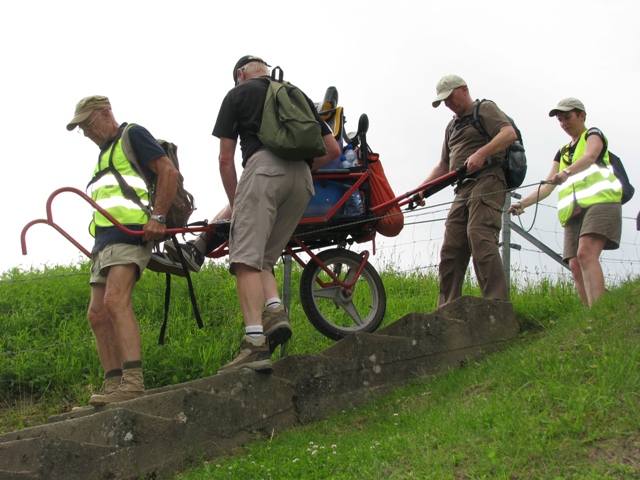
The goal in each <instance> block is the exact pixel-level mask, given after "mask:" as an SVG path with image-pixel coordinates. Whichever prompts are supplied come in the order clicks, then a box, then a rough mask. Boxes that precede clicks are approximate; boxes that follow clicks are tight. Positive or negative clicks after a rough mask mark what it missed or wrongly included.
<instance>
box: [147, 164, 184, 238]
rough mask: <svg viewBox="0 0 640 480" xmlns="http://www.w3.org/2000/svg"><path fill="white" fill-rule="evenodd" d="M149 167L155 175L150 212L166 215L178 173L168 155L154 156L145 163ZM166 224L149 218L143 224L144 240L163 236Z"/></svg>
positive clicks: (173, 197) (171, 201) (173, 194)
mask: <svg viewBox="0 0 640 480" xmlns="http://www.w3.org/2000/svg"><path fill="white" fill-rule="evenodd" d="M147 166H148V167H149V169H150V170H151V171H152V172H153V173H155V174H156V175H157V180H156V198H155V203H154V205H152V213H153V214H155V215H166V214H167V213H168V212H169V208H170V207H171V204H172V203H173V200H174V199H175V196H176V188H177V186H178V178H179V176H180V173H179V172H178V170H176V168H175V167H174V166H173V163H171V160H169V158H168V157H166V156H162V157H158V158H155V159H153V160H151V161H150V162H148V163H147ZM166 230H167V226H166V225H165V224H164V223H160V222H157V221H155V220H149V221H148V222H147V224H146V225H145V226H144V236H143V239H144V240H160V239H161V238H163V237H164V236H165V233H166Z"/></svg>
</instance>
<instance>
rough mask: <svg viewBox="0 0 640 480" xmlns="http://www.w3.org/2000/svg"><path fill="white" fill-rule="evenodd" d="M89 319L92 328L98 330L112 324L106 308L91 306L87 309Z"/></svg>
mask: <svg viewBox="0 0 640 480" xmlns="http://www.w3.org/2000/svg"><path fill="white" fill-rule="evenodd" d="M87 320H88V321H89V326H90V327H91V330H93V331H97V330H100V329H102V328H104V327H106V326H110V323H111V320H110V318H109V314H108V313H107V311H106V310H98V309H96V308H94V307H92V306H89V310H88V311H87Z"/></svg>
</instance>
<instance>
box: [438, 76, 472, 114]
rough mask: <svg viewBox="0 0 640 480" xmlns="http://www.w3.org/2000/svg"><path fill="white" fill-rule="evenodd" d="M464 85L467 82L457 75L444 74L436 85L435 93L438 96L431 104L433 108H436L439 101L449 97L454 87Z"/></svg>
mask: <svg viewBox="0 0 640 480" xmlns="http://www.w3.org/2000/svg"><path fill="white" fill-rule="evenodd" d="M466 86H467V82H465V81H464V80H463V79H462V78H461V77H459V76H458V75H445V76H444V77H442V78H441V79H440V81H439V82H438V85H436V93H437V94H438V96H437V97H436V99H435V100H434V101H433V103H432V104H431V105H433V108H437V107H438V106H440V102H442V101H443V100H446V99H447V98H449V95H451V94H452V93H453V91H454V90H455V89H456V88H459V87H466Z"/></svg>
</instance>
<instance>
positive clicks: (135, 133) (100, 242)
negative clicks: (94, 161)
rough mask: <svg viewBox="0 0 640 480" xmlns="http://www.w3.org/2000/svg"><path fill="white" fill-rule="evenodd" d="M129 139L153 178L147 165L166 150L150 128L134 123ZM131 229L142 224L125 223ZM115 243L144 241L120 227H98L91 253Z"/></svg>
mask: <svg viewBox="0 0 640 480" xmlns="http://www.w3.org/2000/svg"><path fill="white" fill-rule="evenodd" d="M125 126H126V124H125V123H123V124H122V125H120V129H119V132H121V131H122V130H123V129H124V127H125ZM115 138H116V137H113V138H112V139H111V140H109V142H107V145H106V146H104V147H103V148H102V149H101V150H100V156H99V157H98V158H101V157H102V155H104V153H105V152H107V151H108V150H109V148H111V144H112V143H113V140H114V139H115ZM129 139H130V140H131V148H133V150H134V152H135V153H136V156H137V157H138V163H139V164H140V165H141V167H142V170H143V175H145V176H146V177H147V178H148V179H153V178H154V177H155V174H154V173H153V172H152V171H151V169H149V167H148V166H147V165H148V164H149V162H150V161H152V160H155V159H156V158H159V157H162V156H164V155H166V153H165V151H164V150H163V149H162V147H161V146H160V145H159V144H158V142H157V141H156V139H155V138H154V137H153V135H151V133H149V130H147V129H146V128H144V127H142V126H140V125H133V126H132V127H131V128H129ZM125 226H126V227H127V228H128V229H129V230H136V231H140V230H142V228H143V227H142V225H125ZM113 243H127V244H130V245H142V244H143V243H144V242H143V241H142V237H140V236H135V237H133V236H131V235H127V234H126V233H124V232H123V231H121V230H120V229H119V228H118V227H96V238H95V243H94V245H93V249H92V250H91V254H96V253H98V252H99V251H100V250H102V249H103V248H104V247H106V246H107V245H111V244H113Z"/></svg>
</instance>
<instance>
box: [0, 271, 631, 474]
mask: <svg viewBox="0 0 640 480" xmlns="http://www.w3.org/2000/svg"><path fill="white" fill-rule="evenodd" d="M293 273H294V275H293V281H292V285H293V288H294V290H295V288H296V286H297V285H298V280H299V275H300V270H299V268H294V272H293ZM277 274H278V276H279V275H280V274H281V271H278V272H277ZM381 276H382V278H383V282H384V284H385V288H386V291H387V298H388V307H387V316H386V318H385V322H384V324H388V323H390V322H391V321H393V320H395V319H397V318H399V317H400V316H402V315H404V314H406V313H408V312H412V311H418V312H429V311H431V310H433V309H434V308H435V302H436V298H437V280H436V278H435V277H434V276H432V275H421V274H410V275H405V274H400V273H398V272H394V271H393V270H390V269H387V271H384V272H381ZM194 280H195V287H196V294H197V296H198V301H199V307H200V309H201V312H202V315H203V318H204V320H205V328H204V329H202V330H199V329H198V328H197V326H196V323H195V320H194V319H193V318H192V315H191V305H190V302H189V297H188V293H187V289H186V282H184V281H183V280H180V279H176V280H174V282H173V284H174V285H173V294H172V306H171V312H170V320H169V327H168V330H167V339H166V345H164V346H158V345H157V339H158V333H159V329H160V324H161V321H162V315H163V308H164V306H163V301H164V277H163V276H159V275H156V274H149V273H147V274H145V275H144V276H143V278H142V279H141V281H140V283H139V284H138V286H137V287H136V291H135V296H134V306H135V312H136V316H137V318H138V321H139V323H140V325H141V328H142V335H143V358H144V362H145V383H146V386H147V388H155V387H159V386H163V385H167V384H173V383H180V382H184V381H187V380H190V379H194V378H200V377H203V376H208V375H212V374H214V373H215V372H216V371H217V369H218V367H219V366H220V365H222V364H224V363H226V362H228V361H229V360H230V359H231V358H232V357H233V355H234V353H235V350H236V348H237V346H238V345H237V344H238V342H239V339H240V336H241V335H242V319H241V316H240V314H239V310H238V305H237V299H236V292H235V284H234V282H233V279H232V277H230V275H229V274H228V272H227V271H226V267H225V265H215V264H208V266H207V267H206V268H205V269H204V270H203V271H202V272H201V273H199V274H198V275H197V276H195V277H194ZM87 281H88V266H87V265H86V264H81V265H76V266H62V267H52V268H46V269H44V270H43V271H39V270H33V271H27V272H25V271H19V270H13V271H10V272H6V273H5V274H4V275H3V277H2V279H1V282H0V327H1V328H2V331H3V335H2V340H1V342H0V409H1V410H0V432H8V431H13V430H17V429H21V428H25V427H29V426H33V425H38V424H40V423H42V422H44V421H46V418H47V417H48V416H50V415H52V414H55V413H59V412H63V411H68V410H69V409H70V408H71V407H72V406H74V405H78V404H83V403H86V401H87V399H88V396H89V395H90V394H91V392H92V391H93V390H95V389H97V388H99V386H100V384H101V382H102V371H101V368H100V365H99V362H98V359H97V355H96V353H95V346H94V343H93V339H92V337H91V332H90V329H89V326H88V324H87V321H86V308H87V303H88V285H87ZM524 285H525V286H524V287H520V288H517V289H514V290H513V292H512V302H513V305H514V308H515V310H516V314H517V316H518V319H519V321H520V322H521V324H522V325H523V327H524V331H523V333H522V334H521V335H520V337H519V338H518V339H517V340H516V341H514V342H512V343H511V344H510V345H509V346H508V347H507V348H506V349H505V350H504V351H502V352H500V353H497V354H494V355H492V356H490V357H487V358H486V359H484V360H483V361H482V362H479V363H474V362H470V363H468V364H467V365H466V366H465V367H464V368H462V369H456V370H451V371H447V372H443V373H441V374H439V375H437V376H434V377H432V378H429V379H422V380H417V381H416V382H415V383H414V384H412V385H409V386H407V387H406V388H403V389H398V390H395V391H394V392H392V393H391V394H389V395H387V396H385V397H384V398H381V399H378V400H377V401H374V402H372V403H370V404H369V405H367V406H366V407H363V408H359V409H356V410H349V411H345V412H340V413H337V414H336V415H334V416H332V417H331V418H329V419H327V420H325V421H321V422H318V423H315V424H313V425H307V426H303V427H299V428H296V429H293V430H290V431H287V432H281V433H280V434H278V435H276V436H274V438H272V439H271V440H269V441H265V442H259V443H255V444H251V445H248V446H246V447H244V448H242V449H238V451H237V452H234V455H232V456H228V457H223V458H217V459H213V460H210V461H209V462H203V464H202V465H200V466H194V469H193V470H191V471H188V472H185V473H184V474H182V475H179V476H177V477H176V478H181V479H214V478H238V479H240V478H242V479H245V478H451V479H462V478H478V479H479V478H505V479H506V478H509V479H534V478H585V479H586V478H589V479H591V478H640V428H639V424H640V421H639V420H638V419H639V418H640V415H639V414H640V411H639V410H640V398H639V396H640V373H639V372H640V369H639V367H640V347H639V345H640V342H639V338H640V322H639V321H638V320H639V314H638V302H639V301H640V295H639V294H640V281H638V280H629V281H627V282H625V283H623V284H621V285H619V286H616V287H613V288H611V291H610V293H608V294H607V296H606V297H605V298H604V299H603V300H602V301H601V302H600V303H598V304H597V305H596V306H595V307H594V308H592V309H590V310H585V309H583V308H582V306H581V304H580V302H579V300H578V298H577V296H576V294H575V292H574V290H573V287H572V285H571V284H567V283H564V282H562V281H558V282H552V281H550V280H544V281H542V282H540V283H536V284H528V283H526V282H525V283H524ZM465 293H469V294H475V295H477V294H478V292H477V288H476V287H475V286H474V285H472V284H471V283H467V285H465ZM291 317H292V325H293V329H294V337H293V338H292V340H291V342H290V343H289V347H288V354H314V353H317V352H320V351H321V350H323V349H324V348H326V347H328V346H330V345H332V344H333V342H332V341H330V340H328V339H326V338H325V337H323V336H322V335H320V334H319V333H318V332H317V331H316V330H315V329H314V328H313V327H312V326H311V325H310V324H309V322H308V321H307V320H306V318H305V316H304V314H303V312H302V308H301V306H300V304H299V300H298V296H297V293H295V292H294V295H293V298H292V311H291Z"/></svg>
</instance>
